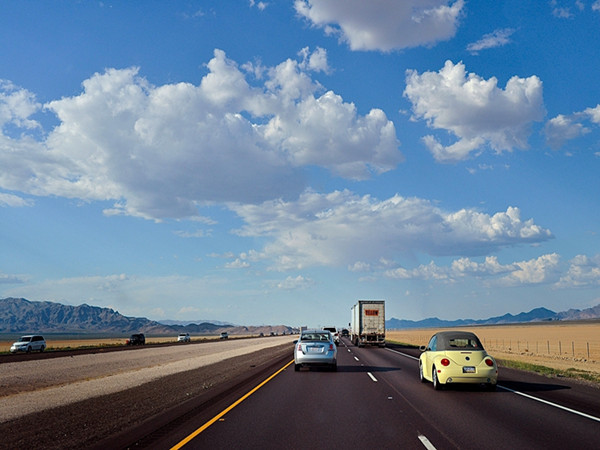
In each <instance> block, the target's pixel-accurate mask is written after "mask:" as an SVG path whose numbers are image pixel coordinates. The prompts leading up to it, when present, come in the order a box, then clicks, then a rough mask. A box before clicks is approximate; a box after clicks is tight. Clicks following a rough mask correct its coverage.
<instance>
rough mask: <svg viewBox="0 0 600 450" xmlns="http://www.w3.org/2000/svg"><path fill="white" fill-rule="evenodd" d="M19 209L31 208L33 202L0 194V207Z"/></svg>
mask: <svg viewBox="0 0 600 450" xmlns="http://www.w3.org/2000/svg"><path fill="white" fill-rule="evenodd" d="M2 206H10V207H13V208H14V207H20V206H33V201H32V200H29V199H25V198H22V197H19V196H17V195H13V194H4V193H2V192H0V207H2Z"/></svg>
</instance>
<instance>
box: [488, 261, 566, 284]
mask: <svg viewBox="0 0 600 450" xmlns="http://www.w3.org/2000/svg"><path fill="white" fill-rule="evenodd" d="M558 261H559V256H558V255H557V254H556V253H552V254H548V255H542V256H540V257H539V258H537V259H532V260H529V261H519V262H515V263H514V265H515V266H516V269H515V270H514V271H512V272H511V273H510V274H508V275H507V276H505V277H503V278H502V279H500V284H503V285H508V286H516V285H521V284H539V283H547V282H549V281H552V280H553V279H555V278H556V273H557V270H558Z"/></svg>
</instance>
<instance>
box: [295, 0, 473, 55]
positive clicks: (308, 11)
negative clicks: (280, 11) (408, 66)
mask: <svg viewBox="0 0 600 450" xmlns="http://www.w3.org/2000/svg"><path fill="white" fill-rule="evenodd" d="M294 7H295V8H296V12H297V13H298V14H299V15H300V16H302V17H304V18H306V19H307V20H308V21H309V22H310V23H311V24H313V25H314V26H315V27H318V28H323V29H324V31H325V33H326V34H328V35H335V36H337V37H338V38H339V39H340V40H341V41H342V42H345V43H347V44H348V45H349V46H350V48H351V49H352V50H379V51H384V52H387V51H392V50H397V49H403V48H409V47H418V46H422V45H433V44H435V43H437V42H439V41H445V40H448V39H450V38H452V37H453V36H454V35H455V34H456V30H457V28H458V26H459V19H460V17H461V13H462V10H463V7H464V1H463V0H456V1H448V0H403V1H396V0H377V1H369V2H365V1H363V0H296V1H295V2H294Z"/></svg>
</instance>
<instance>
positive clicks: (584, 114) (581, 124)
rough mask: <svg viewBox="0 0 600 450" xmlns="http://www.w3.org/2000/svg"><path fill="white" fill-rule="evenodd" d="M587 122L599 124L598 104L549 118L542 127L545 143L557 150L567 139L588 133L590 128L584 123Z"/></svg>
mask: <svg viewBox="0 0 600 450" xmlns="http://www.w3.org/2000/svg"><path fill="white" fill-rule="evenodd" d="M587 122H590V123H591V124H592V125H600V105H597V106H596V107H595V108H586V109H585V110H583V111H580V112H575V113H573V114H570V115H563V114H559V115H557V116H556V117H553V118H552V119H550V120H549V121H548V122H546V125H545V127H544V134H545V136H546V144H548V146H549V147H550V148H551V149H553V150H557V149H559V148H561V147H562V146H563V145H564V144H565V143H566V142H567V141H570V140H572V139H576V138H578V137H580V136H583V135H585V134H588V133H590V132H591V131H592V129H591V128H589V127H588V126H586V125H585V124H586V123H587Z"/></svg>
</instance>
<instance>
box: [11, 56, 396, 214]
mask: <svg viewBox="0 0 600 450" xmlns="http://www.w3.org/2000/svg"><path fill="white" fill-rule="evenodd" d="M301 56H302V58H303V61H301V62H297V61H293V60H287V61H284V62H282V63H281V64H279V65H278V66H276V67H272V68H264V73H265V75H266V79H265V80H264V83H263V84H262V85H261V84H258V85H251V82H252V81H254V82H258V81H259V80H258V79H254V78H253V72H251V73H245V72H243V71H242V70H240V68H239V67H238V65H237V64H236V63H235V62H234V61H231V60H229V59H227V58H226V56H225V53H224V52H222V51H220V50H215V53H214V58H213V59H211V60H210V62H209V63H208V64H207V68H208V73H207V74H206V75H205V76H204V77H203V79H202V81H201V83H200V84H199V85H198V86H196V85H193V84H190V83H177V84H168V85H163V86H152V85H151V84H150V83H149V82H148V81H147V80H145V79H143V78H142V77H141V76H140V75H139V69H137V68H129V69H123V70H116V69H108V70H106V72H104V73H102V74H95V75H94V76H92V77H91V78H89V79H87V80H85V81H84V82H83V92H82V93H81V94H79V95H77V96H73V97H65V98H62V99H60V100H55V101H51V102H49V103H48V104H47V105H45V107H46V109H47V110H48V111H51V112H53V113H55V114H56V116H57V117H58V119H59V121H60V123H59V125H58V126H57V127H56V128H55V129H54V130H52V132H51V133H50V134H49V135H48V137H47V139H46V140H44V141H36V140H35V139H33V138H32V137H31V136H28V135H26V134H25V135H23V136H22V137H19V139H11V138H9V137H7V136H5V135H4V134H2V135H0V166H1V167H3V170H2V171H1V172H0V188H4V189H7V190H12V191H15V192H24V193H28V194H33V195H38V196H49V195H55V196H62V197H67V198H79V199H82V200H86V201H95V200H102V201H113V202H114V206H113V207H112V208H107V209H106V211H105V213H106V214H109V215H110V214H128V215H132V216H139V217H145V218H151V219H161V218H167V217H172V218H185V217H195V216H196V215H197V206H198V205H199V204H205V203H206V202H226V201H236V202H258V201H263V200H265V199H269V198H273V197H274V196H278V197H279V196H281V197H283V198H285V197H291V196H296V195H298V193H300V192H301V191H302V190H304V188H305V181H304V172H303V170H304V168H306V167H308V166H320V167H323V168H326V169H328V170H330V171H332V172H333V173H335V174H336V175H339V176H342V177H347V178H352V179H365V178H368V177H369V176H371V175H372V174H373V173H375V174H378V173H382V172H385V171H388V170H391V169H393V168H395V167H396V165H397V164H398V163H399V162H401V161H402V154H401V153H400V152H399V151H398V145H399V143H398V140H397V137H396V132H395V127H394V124H393V123H392V122H391V121H389V120H388V119H387V117H386V116H385V114H384V113H383V111H381V110H378V109H373V110H371V111H370V112H369V113H368V114H367V115H365V116H360V115H359V114H358V112H357V109H356V107H355V106H354V105H353V104H352V103H346V102H344V100H343V99H342V98H341V97H340V96H339V95H337V94H335V93H334V92H331V91H328V92H324V93H322V94H319V93H320V92H323V91H324V90H323V88H322V87H321V86H320V85H319V84H318V83H317V82H315V81H313V80H312V79H311V78H310V72H311V71H315V70H325V69H327V67H328V66H327V61H326V53H325V52H324V51H323V50H322V49H317V50H316V51H315V52H313V53H310V52H308V51H303V52H302V54H301ZM245 67H252V66H251V65H246V66H245ZM9 88H10V89H9ZM9 88H7V87H6V85H4V92H7V90H8V92H9V94H6V93H5V94H4V97H0V108H2V111H3V112H2V113H1V114H3V118H2V122H0V125H1V124H6V123H7V122H9V121H10V122H11V123H17V124H19V125H20V126H22V127H33V126H35V123H34V122H32V121H30V119H28V118H27V117H28V114H30V113H31V112H33V111H35V110H36V108H35V107H33V106H35V103H34V102H33V100H32V97H31V95H29V94H28V93H27V92H26V91H21V93H20V95H18V96H16V97H17V98H18V99H20V100H19V101H16V100H14V98H15V94H14V89H13V88H12V87H10V86H9ZM19 105H24V106H19ZM32 105H33V106H32ZM26 106H29V108H27V107H26ZM7 111H8V112H7ZM2 131H4V130H2Z"/></svg>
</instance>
